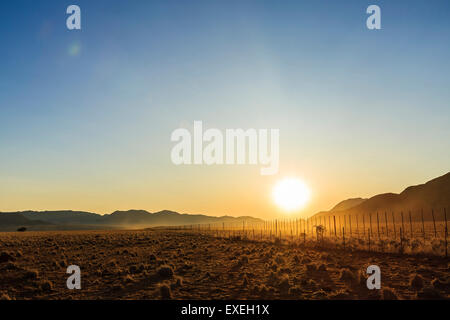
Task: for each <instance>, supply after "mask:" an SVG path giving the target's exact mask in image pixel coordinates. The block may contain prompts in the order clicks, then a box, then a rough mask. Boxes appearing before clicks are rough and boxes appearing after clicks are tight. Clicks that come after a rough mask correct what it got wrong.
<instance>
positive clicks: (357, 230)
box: [356, 215, 359, 239]
mask: <svg viewBox="0 0 450 320" xmlns="http://www.w3.org/2000/svg"><path fill="white" fill-rule="evenodd" d="M356 237H357V238H358V239H359V224H358V215H356Z"/></svg>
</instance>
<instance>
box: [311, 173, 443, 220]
mask: <svg viewBox="0 0 450 320" xmlns="http://www.w3.org/2000/svg"><path fill="white" fill-rule="evenodd" d="M444 208H446V210H447V219H450V212H449V209H450V172H449V173H447V174H445V175H443V176H440V177H438V178H435V179H433V180H430V181H428V182H426V183H424V184H420V185H416V186H411V187H407V188H406V189H405V190H403V191H402V192H401V193H399V194H396V193H383V194H378V195H376V196H373V197H371V198H368V199H363V198H353V199H348V200H344V201H342V202H340V203H338V204H337V205H336V206H335V207H333V208H332V209H331V210H329V211H322V212H319V213H317V214H316V215H314V216H313V217H321V216H329V215H334V216H339V215H362V214H369V213H376V212H380V213H382V212H385V211H386V212H389V213H390V212H396V213H399V212H401V211H403V212H405V214H406V213H407V212H409V211H411V217H412V220H415V221H419V220H421V212H422V210H423V212H424V219H425V220H431V219H432V214H431V210H434V213H435V219H436V220H443V219H444Z"/></svg>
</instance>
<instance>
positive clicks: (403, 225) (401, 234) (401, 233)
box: [400, 211, 405, 237]
mask: <svg viewBox="0 0 450 320" xmlns="http://www.w3.org/2000/svg"><path fill="white" fill-rule="evenodd" d="M400 214H401V216H402V232H400V237H403V232H405V224H404V223H403V211H401V212H400Z"/></svg>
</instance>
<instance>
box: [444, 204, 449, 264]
mask: <svg viewBox="0 0 450 320" xmlns="http://www.w3.org/2000/svg"><path fill="white" fill-rule="evenodd" d="M444 219H445V230H444V239H445V257H446V258H447V257H448V252H447V250H448V249H447V234H448V229H447V209H446V208H444Z"/></svg>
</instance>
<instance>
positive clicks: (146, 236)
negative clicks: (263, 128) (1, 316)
mask: <svg viewBox="0 0 450 320" xmlns="http://www.w3.org/2000/svg"><path fill="white" fill-rule="evenodd" d="M69 265H77V266H79V267H80V269H81V287H82V288H81V289H80V290H69V289H68V288H67V285H66V280H67V278H68V277H69V276H70V274H67V273H66V269H67V267H68V266H69ZM369 265H378V266H379V267H380V269H381V290H369V289H367V286H366V277H367V275H366V273H365V271H366V269H367V267H368V266H369ZM449 283H450V263H449V260H448V259H445V258H442V257H424V256H407V255H394V254H381V253H369V252H357V251H355V252H348V251H341V250H339V251H337V250H333V249H327V250H321V249H320V248H302V247H301V246H293V245H283V244H274V243H266V242H250V241H243V240H239V239H235V240H231V239H217V238H213V237H210V236H205V235H200V234H190V233H183V232H177V231H165V230H154V231H152V230H149V231H61V232H25V233H16V232H14V233H0V298H1V299H93V300H94V299H219V300H221V299H227V300H228V299H234V300H237V299H448V298H450V285H449Z"/></svg>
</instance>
